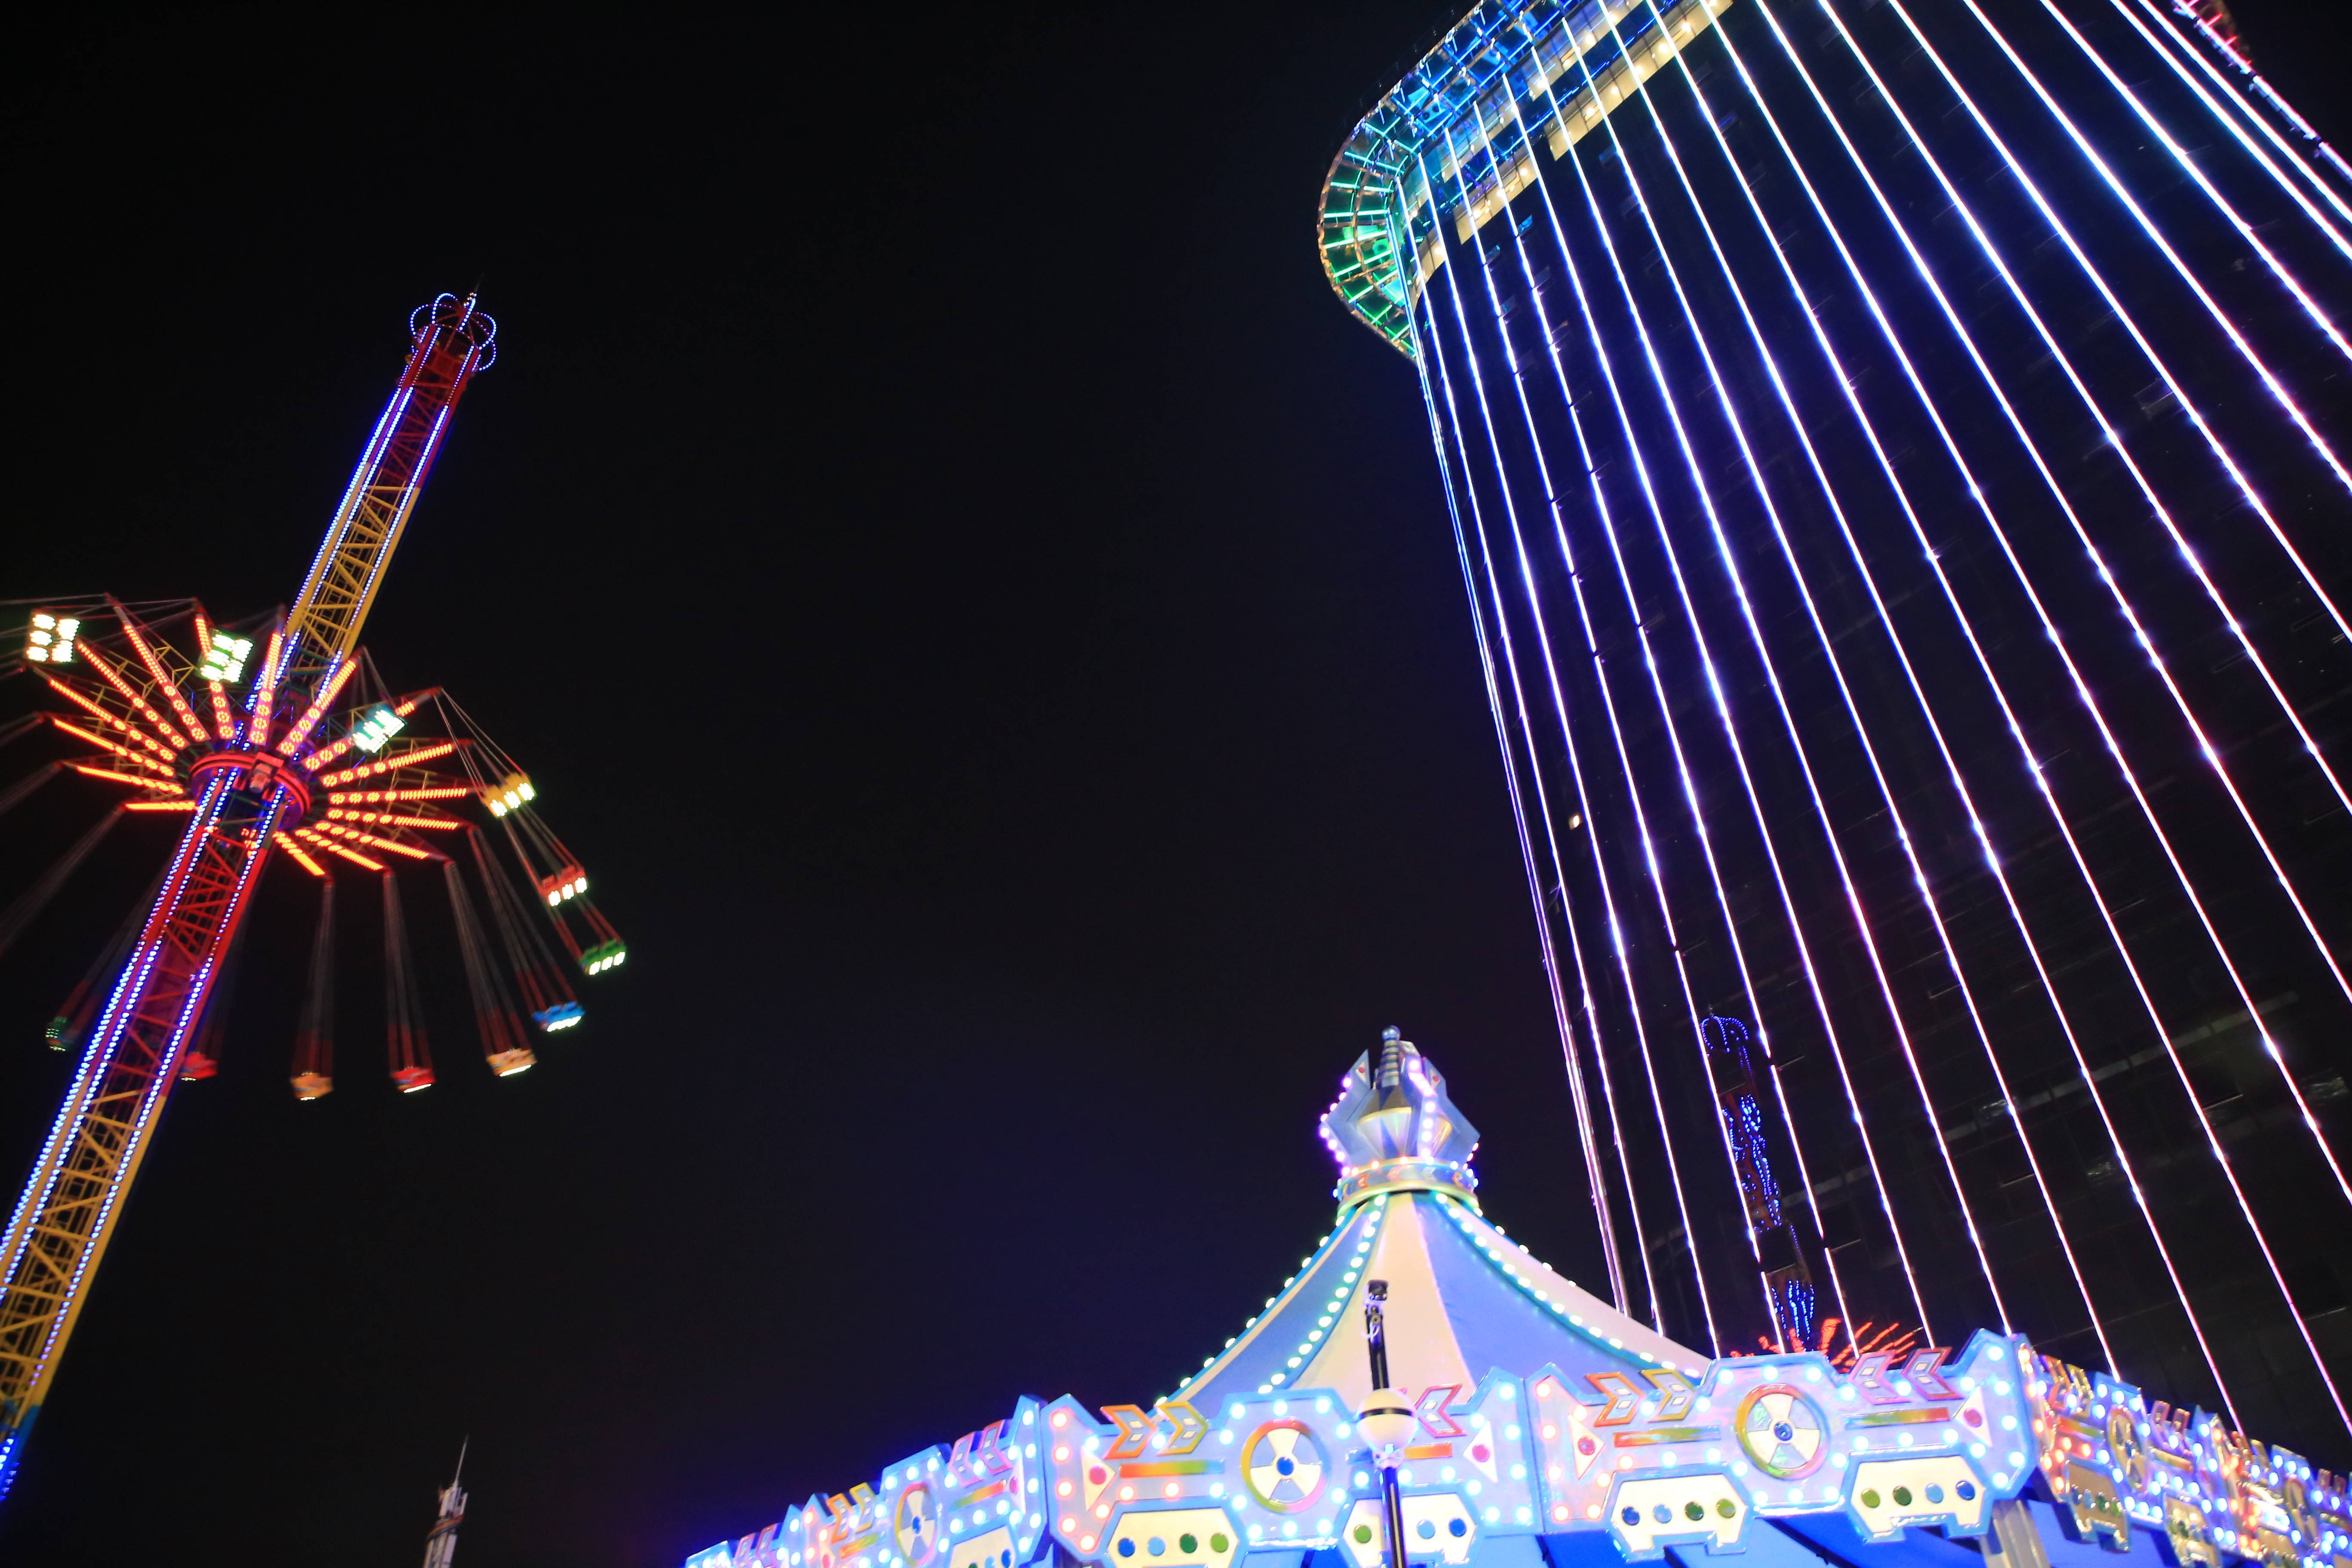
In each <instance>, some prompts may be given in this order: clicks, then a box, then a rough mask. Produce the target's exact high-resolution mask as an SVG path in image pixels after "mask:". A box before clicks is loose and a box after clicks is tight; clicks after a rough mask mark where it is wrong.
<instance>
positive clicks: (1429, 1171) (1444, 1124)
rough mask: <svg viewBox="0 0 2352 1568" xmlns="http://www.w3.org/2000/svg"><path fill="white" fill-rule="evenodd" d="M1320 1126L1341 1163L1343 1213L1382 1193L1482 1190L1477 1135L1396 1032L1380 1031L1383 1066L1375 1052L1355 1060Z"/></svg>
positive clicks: (1438, 1077)
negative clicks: (1474, 1158)
mask: <svg viewBox="0 0 2352 1568" xmlns="http://www.w3.org/2000/svg"><path fill="white" fill-rule="evenodd" d="M1321 1126H1322V1133H1323V1142H1325V1143H1326V1144H1328V1145H1329V1147H1330V1150H1331V1154H1332V1157H1333V1158H1334V1159H1336V1160H1338V1161H1339V1185H1338V1186H1337V1187H1336V1188H1334V1189H1333V1192H1332V1195H1333V1196H1334V1197H1336V1198H1338V1199H1339V1206H1340V1209H1341V1211H1342V1212H1343V1213H1344V1212H1345V1211H1347V1210H1349V1209H1351V1208H1353V1207H1355V1206H1356V1205H1358V1204H1360V1203H1361V1202H1363V1201H1364V1200H1365V1199H1366V1198H1369V1197H1371V1196H1373V1195H1374V1194H1380V1193H1395V1192H1433V1193H1451V1194H1454V1195H1456V1196H1458V1197H1463V1198H1469V1197H1471V1195H1472V1194H1474V1193H1475V1192H1476V1191H1477V1188H1478V1178H1477V1176H1476V1175H1475V1173H1473V1172H1472V1171H1471V1169H1470V1156H1471V1155H1472V1154H1473V1153H1475V1152H1476V1150H1477V1147H1478V1130H1477V1129H1476V1128H1475V1127H1473V1126H1471V1125H1470V1119H1469V1118H1468V1117H1466V1116H1464V1115H1463V1114H1462V1112H1461V1110H1460V1109H1459V1108H1458V1107H1456V1106H1455V1105H1454V1101H1453V1100H1451V1099H1449V1098H1448V1097H1447V1095H1446V1092H1445V1078H1444V1074H1442V1073H1440V1072H1439V1071H1438V1070H1437V1068H1436V1067H1435V1066H1434V1065H1433V1064H1432V1063H1431V1061H1430V1059H1429V1058H1427V1057H1424V1056H1423V1055H1422V1054H1421V1052H1420V1051H1419V1050H1417V1049H1416V1048H1414V1046H1413V1043H1412V1041H1411V1040H1408V1039H1405V1038H1403V1037H1402V1036H1401V1034H1400V1032H1399V1031H1398V1030H1396V1029H1393V1028H1391V1029H1383V1030H1382V1031H1381V1054H1380V1060H1379V1062H1378V1063H1377V1064H1375V1063H1374V1061H1373V1060H1372V1057H1371V1054H1370V1052H1366V1053H1365V1054H1364V1055H1362V1056H1360V1057H1358V1058H1356V1065H1355V1066H1354V1067H1351V1068H1349V1069H1348V1074H1347V1076H1346V1077H1345V1078H1343V1079H1340V1080H1339V1099H1338V1100H1334V1101H1333V1102H1332V1104H1331V1109H1330V1110H1327V1111H1325V1112H1324V1113H1323V1121H1322V1124H1321Z"/></svg>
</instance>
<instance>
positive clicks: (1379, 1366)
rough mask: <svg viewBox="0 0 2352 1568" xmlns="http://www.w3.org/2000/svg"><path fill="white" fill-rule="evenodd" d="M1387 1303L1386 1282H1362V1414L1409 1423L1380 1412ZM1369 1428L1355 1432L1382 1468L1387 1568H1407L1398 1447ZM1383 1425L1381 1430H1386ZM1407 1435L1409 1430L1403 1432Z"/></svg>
mask: <svg viewBox="0 0 2352 1568" xmlns="http://www.w3.org/2000/svg"><path fill="white" fill-rule="evenodd" d="M1388 1299H1389V1282H1388V1281H1387V1280H1385V1279H1367V1280H1366V1281H1364V1351H1365V1353H1366V1354H1367V1355H1369V1356H1370V1358H1371V1373H1372V1398H1371V1399H1370V1401H1369V1402H1368V1404H1367V1405H1366V1407H1365V1410H1364V1412H1363V1414H1364V1415H1365V1416H1372V1417H1376V1418H1377V1417H1380V1416H1382V1415H1388V1416H1394V1415H1402V1416H1404V1417H1405V1419H1406V1420H1408V1421H1410V1420H1411V1419H1412V1412H1410V1411H1407V1410H1396V1411H1383V1410H1382V1409H1381V1408H1380V1407H1381V1405H1382V1404H1383V1401H1382V1400H1381V1397H1380V1396H1381V1394H1385V1393H1387V1392H1389V1341H1388V1328H1387V1325H1386V1324H1385V1322H1384V1321H1382V1317H1381V1313H1382V1309H1383V1308H1384V1306H1385V1304H1386V1303H1387V1301H1388ZM1368 1425H1370V1423H1366V1422H1364V1421H1362V1420H1361V1418H1360V1419H1359V1425H1358V1430H1360V1431H1363V1432H1364V1435H1365V1436H1366V1437H1367V1438H1369V1439H1371V1441H1372V1458H1373V1460H1374V1462H1375V1463H1377V1464H1378V1465H1379V1466H1380V1468H1381V1510H1382V1513H1383V1514H1384V1516H1385V1517H1386V1519H1387V1521H1388V1538H1389V1563H1390V1568H1406V1563H1405V1546H1404V1494H1403V1493H1402V1491H1400V1490H1398V1489H1397V1464H1396V1462H1397V1449H1398V1448H1399V1447H1401V1446H1402V1445H1401V1444H1400V1443H1394V1442H1381V1441H1380V1440H1379V1438H1378V1437H1377V1436H1375V1434H1376V1433H1377V1431H1378V1430H1379V1426H1373V1427H1372V1429H1371V1430H1365V1428H1366V1426H1368ZM1386 1425H1387V1423H1386V1422H1385V1421H1383V1422H1381V1423H1380V1426H1386ZM1406 1430H1407V1431H1408V1432H1410V1430H1411V1428H1410V1427H1409V1426H1408V1427H1407V1428H1406Z"/></svg>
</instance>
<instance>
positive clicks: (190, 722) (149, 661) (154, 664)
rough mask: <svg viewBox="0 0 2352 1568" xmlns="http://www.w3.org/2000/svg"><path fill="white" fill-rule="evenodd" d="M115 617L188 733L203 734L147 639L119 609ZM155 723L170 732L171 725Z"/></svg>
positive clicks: (178, 688)
mask: <svg viewBox="0 0 2352 1568" xmlns="http://www.w3.org/2000/svg"><path fill="white" fill-rule="evenodd" d="M115 618H116V619H117V620H121V622H122V632H123V635H124V636H125V637H129V638H130V639H131V647H135V648H137V649H138V650H139V662H140V663H142V664H143V665H145V666H146V667H147V673H148V674H149V675H152V676H153V677H154V678H155V684H156V685H157V686H159V687H161V688H163V695H164V696H166V697H168V698H170V699H171V700H172V711H173V712H174V713H177V714H178V715H179V716H180V722H181V723H183V724H184V725H186V726H187V729H188V733H189V734H190V735H201V734H203V733H204V732H205V727H204V726H203V725H202V724H199V723H197V722H196V714H195V710H194V709H192V708H190V707H189V706H188V700H187V699H186V698H184V697H183V696H181V695H180V686H179V682H177V681H175V680H173V679H172V678H171V677H170V676H168V675H166V674H164V673H163V661H162V660H161V659H159V658H156V657H155V650H154V649H153V648H152V647H148V646H147V639H146V638H145V637H142V636H141V635H140V632H139V628H138V627H137V626H133V625H132V624H131V622H130V621H129V620H127V619H124V618H123V616H122V613H121V611H120V610H118V611H116V612H115ZM157 725H158V727H159V728H161V729H162V730H163V731H164V732H165V733H166V734H169V733H170V732H171V728H172V727H171V726H170V725H168V724H164V723H163V721H161V720H158V721H157ZM178 743H179V744H181V745H189V744H191V743H192V742H187V741H182V742H178Z"/></svg>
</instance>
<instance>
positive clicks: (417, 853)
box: [301, 822, 433, 860]
mask: <svg viewBox="0 0 2352 1568" xmlns="http://www.w3.org/2000/svg"><path fill="white" fill-rule="evenodd" d="M301 831H303V832H308V831H310V830H309V829H308V828H304V829H302V830H301ZM319 831H320V832H321V833H325V834H331V835H332V836H333V837H337V838H348V839H350V840H351V841H352V843H354V844H364V845H366V846H367V847H369V848H371V849H385V850H389V851H391V852H392V853H393V854H394V855H405V856H407V857H408V858H410V859H412V860H429V859H431V858H433V851H431V850H430V849H419V848H417V847H415V845H413V844H402V843H400V842H398V841H397V840H394V839H391V838H378V837H376V836H375V835H374V834H373V833H362V832H361V831H360V830H359V829H358V828H356V827H345V826H343V825H342V824H341V823H339V822H322V823H320V824H319Z"/></svg>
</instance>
